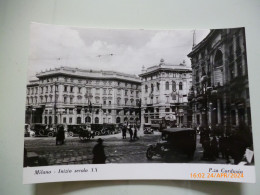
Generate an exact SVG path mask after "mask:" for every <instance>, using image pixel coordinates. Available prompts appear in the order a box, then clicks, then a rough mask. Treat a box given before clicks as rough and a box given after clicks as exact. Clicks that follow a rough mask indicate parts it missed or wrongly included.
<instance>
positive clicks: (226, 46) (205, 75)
mask: <svg viewBox="0 0 260 195" xmlns="http://www.w3.org/2000/svg"><path fill="white" fill-rule="evenodd" d="M188 57H190V58H191V63H192V77H193V83H192V90H191V92H190V94H189V101H190V103H191V105H192V110H193V123H194V124H196V125H202V126H207V125H208V126H211V127H212V128H214V127H215V126H216V125H221V126H223V129H224V131H226V132H229V131H230V130H231V129H232V128H236V127H238V126H239V125H240V124H241V123H244V124H246V125H248V126H251V114H250V113H251V111H250V101H249V85H248V70H247V55H246V39H245V29H244V28H233V29H218V30H211V31H210V33H209V34H208V35H207V37H206V38H204V39H203V40H202V41H201V42H200V43H199V44H197V45H196V46H195V47H193V49H192V51H191V52H190V53H189V54H188Z"/></svg>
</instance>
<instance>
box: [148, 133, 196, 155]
mask: <svg viewBox="0 0 260 195" xmlns="http://www.w3.org/2000/svg"><path fill="white" fill-rule="evenodd" d="M161 133H162V135H161V139H160V140H159V141H158V142H157V143H155V144H153V145H149V147H148V149H147V152H146V157H147V158H148V159H152V158H153V156H160V157H162V158H164V157H170V156H172V155H173V153H174V152H178V153H184V154H187V156H188V158H189V159H193V156H194V152H195V150H196V131H195V130H194V129H191V128H166V129H163V130H162V131H161Z"/></svg>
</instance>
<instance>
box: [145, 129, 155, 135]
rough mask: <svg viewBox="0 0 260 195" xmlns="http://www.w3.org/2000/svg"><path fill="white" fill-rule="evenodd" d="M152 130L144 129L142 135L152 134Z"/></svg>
mask: <svg viewBox="0 0 260 195" xmlns="http://www.w3.org/2000/svg"><path fill="white" fill-rule="evenodd" d="M153 133H154V132H153V129H152V128H149V127H146V128H144V134H153Z"/></svg>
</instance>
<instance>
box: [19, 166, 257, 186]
mask: <svg viewBox="0 0 260 195" xmlns="http://www.w3.org/2000/svg"><path fill="white" fill-rule="evenodd" d="M210 168H211V170H218V173H221V172H222V170H229V171H230V172H232V170H233V171H238V172H243V176H244V177H243V178H230V177H228V178H225V177H224V176H222V177H221V178H219V177H215V178H212V177H210V178H207V175H208V173H209V170H210ZM59 169H61V170H63V169H64V170H68V169H69V170H71V171H72V172H71V173H58V172H59ZM36 170H43V171H51V173H50V174H35V171H36ZM75 170H84V171H83V172H78V173H75ZM86 170H87V172H86ZM92 170H93V171H92ZM96 171H97V172H96ZM192 173H197V174H198V173H205V177H206V178H191V174H192ZM211 173H213V175H214V173H216V172H211ZM157 179H160V180H204V181H225V182H227V181H228V182H245V183H255V182H256V180H255V166H244V165H242V166H241V165H225V164H188V163H172V164H169V163H160V164H155V163H151V164H146V163H144V164H106V165H102V164H98V165H95V164H86V165H69V166H68V165H62V166H45V167H26V168H24V169H23V183H24V184H32V183H45V182H59V181H82V180H157Z"/></svg>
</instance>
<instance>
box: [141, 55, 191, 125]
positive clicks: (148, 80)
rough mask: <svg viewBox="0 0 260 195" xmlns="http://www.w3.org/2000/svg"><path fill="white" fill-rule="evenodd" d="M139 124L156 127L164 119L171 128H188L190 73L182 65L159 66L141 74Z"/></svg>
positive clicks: (189, 121) (188, 69)
mask: <svg viewBox="0 0 260 195" xmlns="http://www.w3.org/2000/svg"><path fill="white" fill-rule="evenodd" d="M139 76H140V77H141V80H142V112H141V113H142V114H141V115H142V120H141V121H142V124H143V125H151V126H152V127H155V128H156V127H159V122H160V120H162V119H163V118H164V119H165V120H166V122H168V124H170V125H173V126H183V125H185V126H187V125H188V126H189V123H191V115H190V117H189V112H188V109H187V108H188V106H187V103H188V99H187V96H188V92H189V89H190V87H191V84H192V81H191V79H192V70H191V68H189V67H187V66H186V65H185V62H184V63H183V64H180V65H170V64H165V63H164V60H163V59H162V60H161V61H160V64H158V65H155V66H152V67H149V68H147V69H144V67H143V70H142V74H140V75H139Z"/></svg>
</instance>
